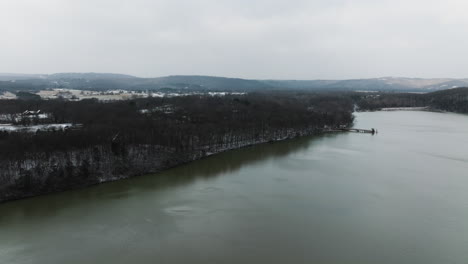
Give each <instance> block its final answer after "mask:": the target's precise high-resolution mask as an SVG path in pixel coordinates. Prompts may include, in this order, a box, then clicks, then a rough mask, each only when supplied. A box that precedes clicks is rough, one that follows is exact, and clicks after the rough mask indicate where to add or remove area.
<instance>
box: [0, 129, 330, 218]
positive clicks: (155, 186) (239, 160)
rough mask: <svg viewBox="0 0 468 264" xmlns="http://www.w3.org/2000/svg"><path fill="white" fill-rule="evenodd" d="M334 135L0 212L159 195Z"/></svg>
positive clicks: (46, 212)
mask: <svg viewBox="0 0 468 264" xmlns="http://www.w3.org/2000/svg"><path fill="white" fill-rule="evenodd" d="M333 136H334V135H326V136H315V137H314V136H310V137H304V138H297V139H293V140H288V141H282V142H275V143H266V144H260V145H256V146H251V147H247V148H243V149H239V150H234V151H228V152H224V153H221V154H218V155H214V156H211V157H208V158H205V159H202V160H199V161H196V162H192V163H189V164H185V165H182V166H179V167H176V168H173V169H169V170H167V171H164V172H162V173H158V174H155V175H147V176H142V177H136V178H133V179H127V180H122V181H118V182H111V183H106V184H103V185H99V186H93V187H90V188H87V189H82V190H74V191H68V192H64V193H59V194H51V195H46V196H43V197H34V198H30V199H26V200H19V201H13V202H10V203H6V204H0V209H1V210H2V213H1V214H0V224H1V223H2V222H5V221H8V220H11V218H10V217H11V215H15V217H20V218H23V217H24V218H26V219H37V218H39V217H43V218H46V217H50V216H53V215H54V214H56V213H57V212H58V211H59V210H61V209H66V208H70V207H73V206H75V205H77V204H86V203H96V202H100V203H103V206H105V204H104V203H105V201H106V200H107V199H125V198H126V197H128V196H130V195H133V194H135V193H142V192H157V191H161V190H165V189H170V188H175V187H177V186H183V185H187V184H191V183H193V182H194V181H196V180H198V179H209V178H212V177H217V176H219V175H224V174H229V173H234V172H235V171H237V170H239V169H240V168H241V167H242V166H246V165H249V164H255V163H258V162H261V161H264V160H267V159H280V158H281V157H284V156H287V155H289V154H291V153H294V152H297V151H301V150H305V149H306V148H307V147H308V146H309V144H311V142H312V141H313V140H314V139H315V140H320V139H323V138H324V137H325V138H326V137H333ZM43 205H45V206H43Z"/></svg>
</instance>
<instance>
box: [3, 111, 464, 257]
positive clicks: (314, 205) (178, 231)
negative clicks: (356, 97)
mask: <svg viewBox="0 0 468 264" xmlns="http://www.w3.org/2000/svg"><path fill="white" fill-rule="evenodd" d="M355 126H356V127H358V128H372V127H374V128H377V129H378V131H379V133H378V134H377V135H374V136H373V135H370V134H357V133H338V134H328V135H323V136H315V137H306V138H299V139H294V140H290V141H284V142H278V143H271V144H263V145H258V146H254V147H250V148H245V149H240V150H236V151H230V152H226V153H222V154H219V155H215V156H212V157H209V158H206V159H203V160H200V161H196V162H193V163H190V164H187V165H184V166H180V167H177V168H174V169H170V170H167V171H165V172H163V173H160V174H156V175H147V176H142V177H136V178H132V179H128V180H123V181H119V182H113V183H108V184H103V185H99V186H94V187H91V188H87V189H82V190H75V191H69V192H64V193H59V194H52V195H47V196H42V197H35V198H31V199H26V200H20V201H15V202H9V203H4V204H0V263H5V264H6V263H9V264H17V263H34V264H36V263H37V264H55V263H67V264H74V263H77V264H78V263H80V264H82V263H203V264H206V263H216V264H220V263H327V264H338V263H339V264H342V263H353V264H354V263H360V264H366V263H369V264H370V263H372V264H375V263H379V264H385V263H392V264H394V263H399V264H402V263H408V264H418V263H421V264H422V263H424V264H430V263H434V264H441V263H460V264H461V263H467V261H468V116H466V115H458V114H449V113H431V112H417V111H412V112H410V111H407V112H405V111H401V112H372V113H356V125H355Z"/></svg>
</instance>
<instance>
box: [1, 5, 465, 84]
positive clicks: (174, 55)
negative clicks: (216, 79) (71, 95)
mask: <svg viewBox="0 0 468 264" xmlns="http://www.w3.org/2000/svg"><path fill="white" fill-rule="evenodd" d="M465 10H468V2H466V1H461V0H445V1H436V0H405V1H404V0H392V1H390V0H379V1H375V0H373V1H372V0H354V1H349V0H348V1H347V0H315V1H314V0H310V1H305V0H297V1H292V0H289V1H285V0H250V1H248V0H237V1H226V0H224V1H223V0H217V1H215V0H197V1H195V0H155V1H150V0H112V1H111V0H80V1H74V0H41V1H37V0H2V1H0V35H1V38H0V61H1V63H0V72H26V73H51V72H64V71H67V72H68V71H76V72H88V71H95V72H119V73H129V74H134V75H138V76H162V75H171V74H203V75H220V76H236V77H244V78H275V79H280V78H282V79H316V78H321V79H328V78H331V79H337V78H365V77H378V76H389V75H392V76H415V77H468V74H467V73H466V71H465V69H466V68H467V67H468V60H466V55H468V54H467V51H466V47H467V44H468V34H467V33H468V32H467V31H468V16H466V15H465Z"/></svg>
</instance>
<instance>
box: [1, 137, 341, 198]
mask: <svg viewBox="0 0 468 264" xmlns="http://www.w3.org/2000/svg"><path fill="white" fill-rule="evenodd" d="M330 133H333V131H328V130H326V129H321V130H316V129H314V130H309V131H307V130H304V131H295V133H294V135H287V136H283V137H278V138H274V139H262V140H259V141H257V142H245V143H241V144H240V145H238V146H234V147H226V148H220V149H217V150H213V151H200V150H197V152H199V153H201V154H200V155H197V154H195V155H191V158H183V157H178V158H177V159H175V161H171V159H166V160H164V161H165V162H161V163H159V164H156V165H155V166H154V167H151V168H150V169H148V170H145V171H140V172H136V173H133V174H132V173H131V172H129V173H126V174H120V175H115V176H113V177H109V178H105V179H98V180H94V181H86V182H82V183H80V184H77V185H71V186H63V187H57V188H53V189H51V190H47V191H37V192H25V193H12V194H9V195H6V196H4V197H0V204H2V203H7V202H13V201H18V200H23V199H31V198H34V197H37V196H43V195H49V194H54V193H60V192H66V191H72V190H79V189H84V188H87V187H91V186H95V185H99V184H105V183H110V182H115V181H119V180H124V179H129V178H133V177H139V176H144V175H149V174H158V173H161V172H163V171H165V170H168V169H172V168H176V167H179V166H182V165H185V164H188V163H191V162H196V161H198V160H202V159H206V158H209V157H212V156H215V155H218V154H221V153H224V152H228V151H234V150H238V149H243V148H249V147H253V146H256V145H261V144H269V143H276V142H282V141H287V140H292V139H296V138H301V137H308V136H318V135H326V134H330ZM192 154H193V153H192ZM183 155H190V154H188V153H183V154H181V155H180V156H183ZM166 162H168V163H167V164H166V165H165V163H166ZM138 170H139V168H133V170H132V171H138Z"/></svg>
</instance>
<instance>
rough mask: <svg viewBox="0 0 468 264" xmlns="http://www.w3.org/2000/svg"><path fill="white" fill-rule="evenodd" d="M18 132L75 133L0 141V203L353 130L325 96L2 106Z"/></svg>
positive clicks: (344, 101)
mask: <svg viewBox="0 0 468 264" xmlns="http://www.w3.org/2000/svg"><path fill="white" fill-rule="evenodd" d="M26 110H29V111H38V110H40V111H41V112H42V113H46V114H47V115H46V118H43V119H38V118H32V119H28V120H29V121H28V122H25V121H24V119H22V120H12V121H13V123H14V122H17V123H18V125H31V123H33V124H40V123H72V124H77V125H78V126H76V127H74V128H71V129H65V130H53V131H50V130H48V131H41V130H39V131H37V132H34V133H28V132H19V131H8V132H7V131H3V132H0V200H6V199H15V198H21V197H25V196H31V195H36V194H41V193H48V192H53V191H59V190H65V189H70V188H76V187H82V186H87V185H90V184H96V183H99V182H105V181H109V180H116V179H120V178H126V177H129V176H133V175H140V174H145V173H152V172H157V171H160V170H162V169H164V168H168V167H172V166H175V165H178V164H181V163H184V162H189V161H192V160H195V159H198V158H201V157H204V156H207V155H209V154H212V153H217V152H220V151H224V150H229V149H234V148H238V147H242V146H247V145H252V144H256V143H262V142H269V141H276V140H282V139H287V138H292V137H296V136H302V135H310V134H313V133H319V132H321V131H322V130H323V129H324V128H326V127H338V126H349V125H351V124H352V122H353V116H352V112H353V101H352V99H351V98H350V97H349V96H344V95H339V94H323V93H296V92H289V93H287V92H284V93H281V92H276V93H268V94H267V93H253V94H248V95H227V96H181V97H173V98H145V99H134V100H128V101H115V102H100V101H97V100H82V101H65V100H47V101H46V100H4V101H2V102H1V104H0V114H2V115H7V116H8V115H14V114H17V113H22V112H24V111H26Z"/></svg>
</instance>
